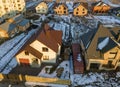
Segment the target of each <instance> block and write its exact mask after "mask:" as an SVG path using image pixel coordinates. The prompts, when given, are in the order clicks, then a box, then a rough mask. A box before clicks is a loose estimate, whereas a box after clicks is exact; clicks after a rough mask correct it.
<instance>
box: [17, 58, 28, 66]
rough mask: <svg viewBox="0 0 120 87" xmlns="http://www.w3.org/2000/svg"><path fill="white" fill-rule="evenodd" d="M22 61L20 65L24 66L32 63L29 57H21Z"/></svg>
mask: <svg viewBox="0 0 120 87" xmlns="http://www.w3.org/2000/svg"><path fill="white" fill-rule="evenodd" d="M19 61H20V65H22V66H29V65H30V63H29V59H19Z"/></svg>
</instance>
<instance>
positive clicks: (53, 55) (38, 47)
mask: <svg viewBox="0 0 120 87" xmlns="http://www.w3.org/2000/svg"><path fill="white" fill-rule="evenodd" d="M30 46H31V47H33V48H35V49H36V50H38V51H39V52H41V53H43V56H49V60H43V57H42V59H41V61H42V62H46V63H56V56H57V53H56V52H54V51H53V50H52V49H50V48H48V47H47V46H46V45H44V44H43V43H41V42H39V41H38V40H36V41H34V42H33V43H31V44H30ZM42 47H46V48H48V52H43V51H42Z"/></svg>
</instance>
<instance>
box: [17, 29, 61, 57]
mask: <svg viewBox="0 0 120 87" xmlns="http://www.w3.org/2000/svg"><path fill="white" fill-rule="evenodd" d="M48 29H49V28H48ZM56 35H57V36H56ZM57 37H58V38H57ZM61 38H62V31H56V30H48V31H46V32H45V30H44V29H40V30H39V31H38V32H37V33H36V34H34V35H33V36H31V38H30V39H29V40H28V41H27V42H26V43H25V45H24V46H23V47H22V48H21V49H20V50H19V52H18V53H17V54H19V53H20V52H22V51H23V50H25V49H27V50H30V53H31V54H34V55H36V54H37V55H36V56H38V53H40V52H38V51H37V50H35V49H34V48H32V47H30V46H29V45H30V44H31V43H32V42H34V41H35V40H38V41H40V42H41V43H43V44H44V45H46V46H47V47H49V48H50V49H52V50H53V51H55V52H58V43H62V39H61ZM56 39H57V40H56ZM60 45H61V44H60ZM32 51H35V52H32ZM17 54H16V55H17ZM39 55H42V53H40V54H39Z"/></svg>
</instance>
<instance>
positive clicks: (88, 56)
mask: <svg viewBox="0 0 120 87" xmlns="http://www.w3.org/2000/svg"><path fill="white" fill-rule="evenodd" d="M119 30H120V27H112V28H107V27H104V26H103V25H100V27H99V28H98V30H97V31H90V32H88V33H87V34H86V37H87V38H86V37H84V36H82V37H81V39H82V44H83V45H82V49H83V51H84V53H85V62H86V69H87V70H115V69H116V68H117V67H119V66H120V43H118V41H120V39H119V36H120V34H119V33H118V32H119Z"/></svg>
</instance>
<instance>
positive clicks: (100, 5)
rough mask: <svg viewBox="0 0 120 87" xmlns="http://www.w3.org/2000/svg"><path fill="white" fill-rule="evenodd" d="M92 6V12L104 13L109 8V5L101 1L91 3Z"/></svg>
mask: <svg viewBox="0 0 120 87" xmlns="http://www.w3.org/2000/svg"><path fill="white" fill-rule="evenodd" d="M92 6H93V9H92V10H93V13H106V12H108V11H109V10H110V6H109V5H108V4H106V3H104V2H102V1H99V2H96V3H93V4H92Z"/></svg>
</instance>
